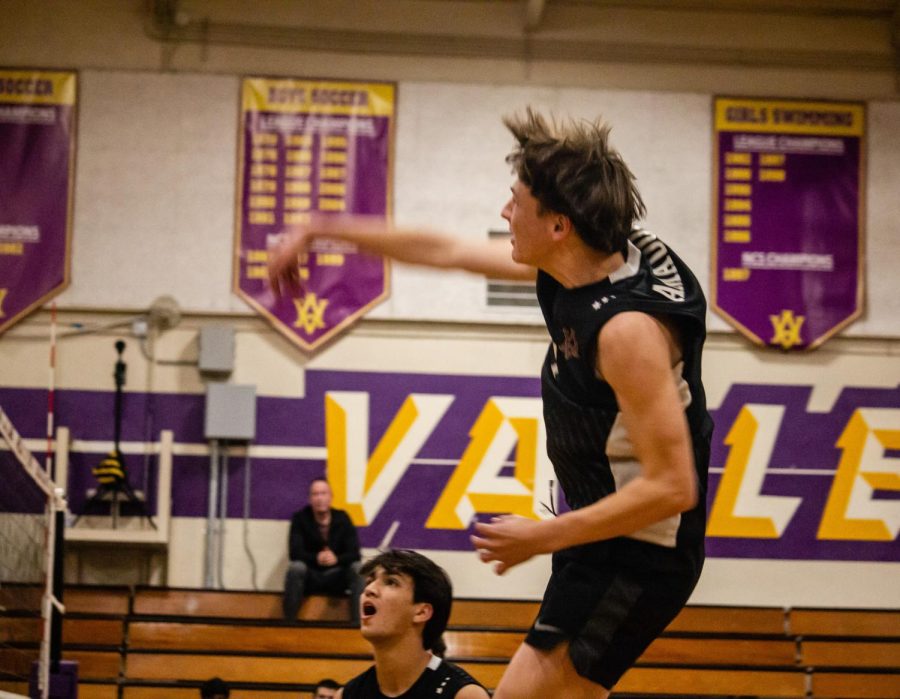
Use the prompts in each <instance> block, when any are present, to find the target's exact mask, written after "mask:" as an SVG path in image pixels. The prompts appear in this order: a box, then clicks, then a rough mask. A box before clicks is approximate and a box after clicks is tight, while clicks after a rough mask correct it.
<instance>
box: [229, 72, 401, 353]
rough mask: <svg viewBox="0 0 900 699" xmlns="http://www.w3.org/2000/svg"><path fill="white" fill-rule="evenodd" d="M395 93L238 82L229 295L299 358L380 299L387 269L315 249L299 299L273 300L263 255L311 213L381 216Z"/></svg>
mask: <svg viewBox="0 0 900 699" xmlns="http://www.w3.org/2000/svg"><path fill="white" fill-rule="evenodd" d="M394 93H395V86H394V85H393V84H391V83H358V82H334V81H323V80H292V79H265V78H245V79H244V81H243V89H242V96H241V104H242V109H241V138H240V146H239V148H240V156H239V194H238V210H237V216H236V219H237V228H236V234H235V264H234V291H235V293H236V294H237V295H238V296H240V297H241V298H242V299H244V300H245V301H246V302H247V303H248V304H250V306H252V307H253V308H254V309H256V311H257V312H259V313H260V314H262V315H263V316H265V317H266V318H267V319H268V320H269V321H270V322H271V323H272V324H273V325H274V327H275V328H276V329H277V330H278V331H279V332H281V333H282V334H283V335H285V336H286V337H287V338H288V339H290V340H291V341H293V342H294V343H296V344H297V345H299V346H300V347H301V348H302V349H304V350H307V351H309V350H314V349H316V348H317V347H319V346H320V345H322V344H323V343H324V342H326V341H328V340H329V339H331V338H332V337H334V336H335V335H336V334H337V333H339V332H340V331H342V330H343V329H345V328H347V327H348V326H349V325H350V324H352V323H353V322H354V321H355V320H357V319H358V318H360V317H361V316H362V315H363V314H365V313H366V311H368V310H369V309H370V308H372V307H373V306H375V305H376V304H378V303H379V302H381V301H382V300H383V299H385V298H387V295H388V293H389V267H388V263H387V261H386V260H384V259H383V258H381V257H377V256H373V255H368V254H364V253H360V252H359V251H358V250H357V249H356V247H355V246H352V245H347V244H337V243H333V242H328V241H316V242H315V243H314V245H313V247H312V249H310V250H309V251H308V253H305V254H303V255H302V256H301V257H300V259H298V261H297V263H298V265H299V267H300V279H301V280H302V283H303V295H302V296H301V297H298V298H282V299H277V298H275V297H274V295H273V294H272V292H271V290H270V289H269V286H268V275H267V266H266V263H267V261H268V249H269V248H270V247H271V246H272V245H274V244H276V243H277V241H278V240H279V238H280V236H281V235H282V234H285V233H290V230H291V228H292V227H293V226H297V225H303V224H305V223H308V222H309V220H310V214H311V212H313V211H315V212H325V213H335V214H339V213H348V214H373V215H390V213H391V210H390V209H391V207H390V201H391V189H390V183H391V178H392V174H393V133H394Z"/></svg>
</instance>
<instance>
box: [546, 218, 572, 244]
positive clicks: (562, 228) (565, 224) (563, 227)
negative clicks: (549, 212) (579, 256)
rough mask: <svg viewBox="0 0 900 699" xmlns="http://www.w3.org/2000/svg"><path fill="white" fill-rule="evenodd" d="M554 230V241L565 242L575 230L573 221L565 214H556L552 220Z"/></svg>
mask: <svg viewBox="0 0 900 699" xmlns="http://www.w3.org/2000/svg"><path fill="white" fill-rule="evenodd" d="M551 223H552V224H553V230H552V232H551V234H552V236H553V239H554V240H563V239H564V238H566V237H567V236H568V235H569V234H571V233H572V232H573V231H574V230H575V226H573V225H572V219H570V218H569V217H568V216H566V215H565V214H557V213H554V214H553V216H552V219H551Z"/></svg>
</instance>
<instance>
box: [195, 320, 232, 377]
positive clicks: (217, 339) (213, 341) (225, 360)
mask: <svg viewBox="0 0 900 699" xmlns="http://www.w3.org/2000/svg"><path fill="white" fill-rule="evenodd" d="M199 366H200V371H206V372H209V373H213V374H230V373H231V372H232V371H234V328H233V327H232V326H230V325H221V324H216V323H211V324H209V325H204V326H203V327H202V328H200V362H199Z"/></svg>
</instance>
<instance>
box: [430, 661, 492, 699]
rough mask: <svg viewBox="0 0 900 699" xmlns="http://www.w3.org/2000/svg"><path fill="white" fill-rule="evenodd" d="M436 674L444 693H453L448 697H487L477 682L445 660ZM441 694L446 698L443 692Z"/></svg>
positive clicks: (478, 698)
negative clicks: (447, 691)
mask: <svg viewBox="0 0 900 699" xmlns="http://www.w3.org/2000/svg"><path fill="white" fill-rule="evenodd" d="M437 673H438V675H439V678H438V679H439V682H440V684H441V687H442V688H444V690H445V691H446V690H450V691H453V692H455V693H453V694H450V695H449V696H452V697H455V699H484V698H485V697H487V696H488V693H487V690H485V689H484V687H482V686H481V685H480V684H479V683H478V680H476V679H475V678H474V677H472V675H470V674H469V673H468V672H466V671H465V670H463V669H462V668H461V667H459V666H458V665H454V664H453V663H450V662H447V661H446V660H444V661H441V664H440V665H439V666H438V668H437ZM442 694H444V695H445V696H446V694H445V692H442Z"/></svg>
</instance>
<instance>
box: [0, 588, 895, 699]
mask: <svg viewBox="0 0 900 699" xmlns="http://www.w3.org/2000/svg"><path fill="white" fill-rule="evenodd" d="M65 603H66V607H67V616H66V619H65V621H64V625H63V642H64V658H65V659H67V660H77V661H78V662H79V664H80V665H79V677H80V686H79V696H80V697H81V699H118V698H119V697H122V698H124V699H163V698H165V699H179V698H180V697H184V698H185V699H188V698H189V697H194V698H195V697H196V696H198V692H197V687H199V685H200V684H201V683H202V682H203V681H204V680H206V679H208V678H209V677H212V676H214V675H218V676H221V677H223V678H224V679H226V680H227V681H229V682H230V683H231V684H232V685H233V691H232V697H233V698H234V699H249V698H250V697H262V698H263V699H286V698H287V697H292V699H296V697H297V696H298V695H299V694H300V693H301V692H303V691H309V690H310V689H311V688H312V685H313V683H314V682H316V680H318V679H319V678H321V677H323V676H332V677H334V678H335V679H337V680H338V681H346V680H347V679H349V678H350V677H352V676H353V675H355V674H358V673H359V672H361V671H362V670H363V669H365V668H366V667H368V666H369V665H370V664H371V654H370V649H369V647H368V644H367V643H366V642H365V641H364V640H363V639H362V637H361V636H360V634H359V632H358V631H357V630H356V629H355V628H352V627H351V626H350V624H349V622H348V621H347V619H348V618H349V616H348V608H347V600H346V599H331V598H326V597H311V598H309V599H307V600H305V601H304V605H303V607H302V608H301V612H300V615H299V618H298V621H297V623H296V624H286V623H284V622H282V621H281V619H280V613H281V606H280V605H281V599H280V595H279V594H277V593H259V592H221V591H202V590H177V589H176V590H170V589H158V588H136V589H129V588H103V587H71V588H67V590H66V593H65ZM537 609H538V604H537V603H536V602H524V601H486V600H456V601H455V602H454V607H453V613H452V615H451V618H450V626H449V629H448V631H447V633H446V635H445V641H446V642H447V647H448V652H447V657H448V658H449V659H452V660H453V661H454V662H457V663H458V664H460V665H461V666H462V667H464V668H465V669H466V670H468V671H469V672H471V673H472V674H473V675H474V676H475V677H477V678H478V679H479V680H480V681H481V682H482V683H484V684H485V686H487V687H489V688H493V687H495V686H496V684H497V682H498V681H499V679H500V677H501V675H502V674H503V671H504V669H505V667H506V664H507V663H508V661H509V658H510V657H511V655H512V653H513V652H514V651H515V649H516V648H517V647H518V645H519V644H520V643H521V641H522V638H523V637H524V635H525V631H526V629H527V628H528V626H529V625H530V624H531V622H532V620H533V619H534V617H535V615H536V613H537ZM3 618H4V619H5V621H6V622H7V626H10V627H11V625H12V624H16V625H17V626H16V628H17V629H18V631H19V632H20V635H19V636H18V638H26V639H27V638H30V636H28V635H27V633H31V632H32V631H34V633H32V635H33V636H34V638H35V642H36V639H37V638H38V636H37V635H36V633H37V632H36V630H35V629H34V628H33V622H34V620H33V619H27V618H16V617H15V613H14V610H13V611H12V612H10V611H7V612H5V616H4V617H3ZM23 630H24V631H25V632H26V634H25V635H21V632H22V631H23ZM24 645H25V646H27V645H28V643H27V641H26V642H24ZM8 660H9V658H5V659H4V658H0V663H2V662H5V661H8ZM0 689H8V690H9V691H15V690H14V689H10V688H9V687H8V686H5V685H4V683H3V682H2V678H0ZM648 695H652V696H657V697H660V696H694V697H699V696H709V697H760V696H765V697H821V698H822V699H827V698H835V699H837V698H841V699H855V698H856V697H881V698H882V699H883V698H886V697H895V698H898V697H900V611H897V610H829V609H788V610H785V609H776V608H763V609H759V608H741V607H715V606H693V607H688V608H686V609H685V610H684V611H683V612H682V613H681V614H680V615H679V616H678V618H676V619H675V620H674V621H673V622H672V624H671V625H670V626H669V627H668V629H667V630H666V632H665V633H664V634H663V635H662V636H661V637H660V638H659V639H657V640H656V641H655V642H654V643H653V644H652V645H651V646H650V647H649V648H648V649H647V651H646V652H645V653H644V655H643V656H642V658H641V659H640V661H639V662H638V664H637V665H636V666H635V667H634V668H632V669H631V670H629V671H628V672H627V673H626V674H625V676H624V677H623V678H622V680H621V682H620V683H619V685H618V686H617V687H616V691H615V692H614V694H613V696H620V697H624V696H635V697H637V696H648Z"/></svg>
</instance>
